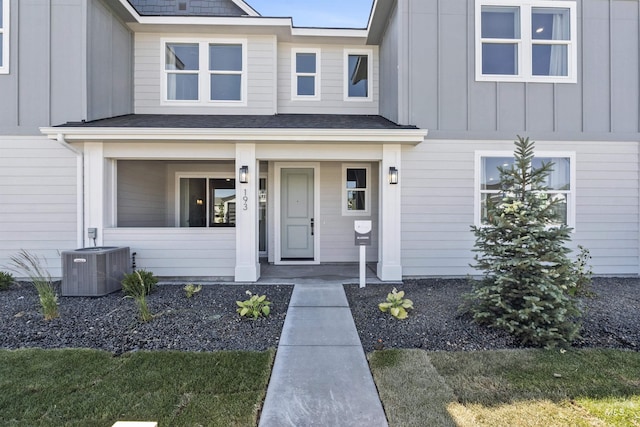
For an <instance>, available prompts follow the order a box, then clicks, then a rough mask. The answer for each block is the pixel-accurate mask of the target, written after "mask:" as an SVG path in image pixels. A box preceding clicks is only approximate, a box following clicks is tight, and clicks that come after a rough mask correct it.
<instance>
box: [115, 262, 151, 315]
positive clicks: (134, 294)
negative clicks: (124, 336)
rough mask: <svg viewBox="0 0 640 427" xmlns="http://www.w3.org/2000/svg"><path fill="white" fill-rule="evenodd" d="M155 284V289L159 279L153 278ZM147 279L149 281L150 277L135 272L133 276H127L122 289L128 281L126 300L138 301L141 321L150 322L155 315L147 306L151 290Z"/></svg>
mask: <svg viewBox="0 0 640 427" xmlns="http://www.w3.org/2000/svg"><path fill="white" fill-rule="evenodd" d="M149 274H150V273H149ZM151 277H152V278H153V280H155V282H153V285H152V287H155V284H156V282H157V281H158V279H156V278H154V277H153V275H152V276H151ZM145 278H147V279H148V275H143V274H142V273H141V272H140V271H137V270H136V271H134V272H133V273H131V274H127V275H126V277H125V279H124V280H123V281H122V289H123V290H124V289H125V285H124V282H125V281H127V285H126V286H127V288H126V290H125V298H133V299H134V300H135V301H136V305H137V306H138V310H139V311H140V321H141V322H148V321H150V320H151V319H153V314H151V311H150V310H149V307H148V306H147V289H150V288H151V287H150V286H149V283H148V282H145Z"/></svg>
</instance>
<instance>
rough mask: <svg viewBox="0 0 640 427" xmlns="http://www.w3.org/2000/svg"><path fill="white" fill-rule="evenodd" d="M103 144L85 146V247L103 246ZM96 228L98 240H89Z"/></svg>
mask: <svg viewBox="0 0 640 427" xmlns="http://www.w3.org/2000/svg"><path fill="white" fill-rule="evenodd" d="M105 166H106V165H105V160H104V148H103V144H102V142H87V143H85V144H84V224H85V229H84V230H82V242H83V246H84V247H90V246H93V245H94V243H95V245H96V246H103V244H104V243H103V242H104V241H103V237H104V236H103V232H104V223H105V221H104V219H105V204H104V203H105V174H106V167H105ZM90 228H95V229H96V231H97V233H96V239H95V242H94V241H93V239H89V237H88V235H87V233H88V230H89V229H90Z"/></svg>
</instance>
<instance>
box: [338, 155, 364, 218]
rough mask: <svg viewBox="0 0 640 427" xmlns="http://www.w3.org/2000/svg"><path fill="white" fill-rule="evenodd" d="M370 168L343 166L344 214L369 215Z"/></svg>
mask: <svg viewBox="0 0 640 427" xmlns="http://www.w3.org/2000/svg"><path fill="white" fill-rule="evenodd" d="M369 181H370V179H369V166H364V165H362V166H361V165H343V169H342V182H343V187H342V214H343V215H368V214H369V211H370V208H369V207H370V205H371V201H370V193H371V190H370V188H369V186H370V185H371V184H370V183H369Z"/></svg>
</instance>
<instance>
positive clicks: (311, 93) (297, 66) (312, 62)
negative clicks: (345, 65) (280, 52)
mask: <svg viewBox="0 0 640 427" xmlns="http://www.w3.org/2000/svg"><path fill="white" fill-rule="evenodd" d="M291 58H292V61H291V68H292V73H291V74H292V77H291V79H292V80H291V82H292V85H291V94H292V99H297V100H302V99H305V100H319V99H320V50H319V49H304V50H301V49H292V50H291Z"/></svg>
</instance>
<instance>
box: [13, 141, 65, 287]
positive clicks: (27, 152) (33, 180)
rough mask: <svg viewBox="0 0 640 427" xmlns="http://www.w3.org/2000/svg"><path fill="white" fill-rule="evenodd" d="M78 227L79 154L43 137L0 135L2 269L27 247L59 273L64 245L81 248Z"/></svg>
mask: <svg viewBox="0 0 640 427" xmlns="http://www.w3.org/2000/svg"><path fill="white" fill-rule="evenodd" d="M76 233H77V179H76V156H75V154H73V153H72V152H71V151H69V150H67V149H65V148H63V147H62V146H60V145H59V144H58V143H57V142H55V141H50V140H48V139H46V138H44V137H20V136H16V137H8V136H0V269H1V270H7V267H8V266H9V265H10V264H11V261H10V257H11V256H13V255H16V254H17V253H18V252H20V251H21V250H25V251H28V252H30V253H32V254H34V255H36V256H38V257H40V258H42V259H43V261H44V267H45V268H47V270H48V271H49V273H50V274H51V275H52V276H53V277H60V276H61V274H62V272H61V264H60V251H63V250H72V249H76V246H77V240H76ZM14 275H15V276H16V277H20V276H21V275H20V274H17V273H14Z"/></svg>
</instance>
